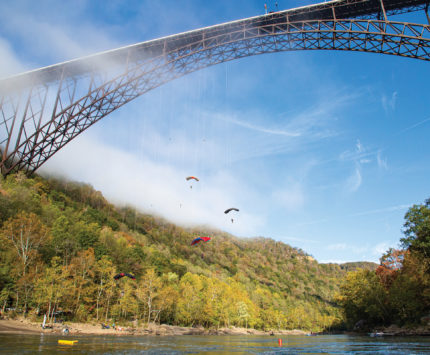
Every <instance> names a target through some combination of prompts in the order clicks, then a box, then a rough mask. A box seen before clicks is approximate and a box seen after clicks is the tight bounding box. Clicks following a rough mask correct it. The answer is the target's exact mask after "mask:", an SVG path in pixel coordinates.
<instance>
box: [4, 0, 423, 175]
mask: <svg viewBox="0 0 430 355" xmlns="http://www.w3.org/2000/svg"><path fill="white" fill-rule="evenodd" d="M429 1H430V0H334V1H330V2H324V3H320V4H316V5H310V6H305V7H300V8H295V9H290V10H285V11H279V12H274V13H268V14H264V15H261V16H257V17H252V18H248V19H243V20H238V21H233V22H229V23H224V24H220V25H215V26H211V27H206V28H202V29H198V30H194V31H190V32H185V33H181V34H177V35H173V36H168V37H164V38H160V39H156V40H152V41H147V42H142V43H138V44H135V45H131V46H127V47H123V48H119V49H115V50H112V51H107V52H103V53H99V54H96V55H93V56H89V57H85V58H80V59H76V60H72V61H69V62H65V63H60V64H56V65H52V66H49V67H45V68H41V69H37V70H34V71H30V72H26V73H23V74H20V75H17V76H14V77H10V78H7V79H3V80H0V157H1V158H0V159H1V162H0V169H1V173H2V174H3V175H7V174H9V173H10V172H12V171H16V170H23V171H25V172H26V173H33V172H34V171H36V170H37V169H38V168H39V167H40V166H41V165H42V164H43V163H44V162H46V160H47V159H49V158H50V157H52V156H53V155H54V154H55V153H56V152H57V151H58V150H60V149H61V148H62V147H64V146H65V145H66V144H67V143H68V142H70V141H71V140H72V139H74V138H75V137H76V136H78V135H79V134H80V133H82V132H83V131H85V130H86V129H87V128H89V127H90V126H91V125H93V124H94V123H96V122H97V121H99V120H100V119H101V118H103V117H105V116H106V115H108V114H110V113H111V112H113V111H114V110H116V109H117V108H119V107H121V106H122V105H124V104H126V103H128V102H130V101H131V100H133V99H135V98H136V97H138V96H140V95H143V94H144V93H146V92H148V91H149V90H152V89H154V88H156V87H158V86H160V85H162V84H164V83H166V82H169V81H171V80H174V79H176V78H179V77H181V76H184V75H186V74H188V73H191V72H194V71H197V70H199V69H202V68H206V67H209V66H212V65H215V64H219V63H223V62H226V61H230V60H235V59H239V58H243V57H248V56H252V55H257V54H264V53H273V52H282V51H293V50H346V51H360V52H373V53H382V54H391V55H396V56H401V57H409V58H415V59H421V60H426V61H429V60H430V26H429V25H425V24H412V23H407V22H393V21H389V20H388V16H391V15H395V14H396V15H397V14H402V13H407V12H412V11H425V13H426V14H427V19H428V20H429V22H430V19H429V16H428V13H427V10H428V6H429Z"/></svg>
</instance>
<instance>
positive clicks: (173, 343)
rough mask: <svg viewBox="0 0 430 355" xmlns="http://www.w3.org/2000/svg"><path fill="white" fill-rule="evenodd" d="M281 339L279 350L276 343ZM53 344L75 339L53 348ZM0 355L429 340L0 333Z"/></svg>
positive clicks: (385, 349) (370, 349)
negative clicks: (67, 343)
mask: <svg viewBox="0 0 430 355" xmlns="http://www.w3.org/2000/svg"><path fill="white" fill-rule="evenodd" d="M279 338H280V339H282V346H279V344H278V339H279ZM59 339H66V340H78V342H77V343H76V344H75V345H59V344H58V340H59ZM0 353H1V354H34V353H43V354H69V353H74V354H163V355H164V354H402V355H403V354H430V337H379V338H371V337H367V336H351V335H318V336H301V335H291V336H282V337H278V336H275V337H273V336H251V335H247V336H241V335H235V336H219V335H218V336H202V335H200V336H191V335H186V336H164V337H157V336H72V335H69V336H58V335H47V334H41V335H11V334H0Z"/></svg>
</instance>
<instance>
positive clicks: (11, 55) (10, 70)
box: [0, 38, 26, 78]
mask: <svg viewBox="0 0 430 355" xmlns="http://www.w3.org/2000/svg"><path fill="white" fill-rule="evenodd" d="M25 70H26V65H25V64H23V63H22V62H21V61H20V60H19V59H18V57H17V55H16V53H15V52H14V50H13V48H12V47H11V45H10V44H9V42H7V41H6V40H4V39H3V38H0V78H5V77H8V76H11V75H13V74H17V73H20V72H22V71H25Z"/></svg>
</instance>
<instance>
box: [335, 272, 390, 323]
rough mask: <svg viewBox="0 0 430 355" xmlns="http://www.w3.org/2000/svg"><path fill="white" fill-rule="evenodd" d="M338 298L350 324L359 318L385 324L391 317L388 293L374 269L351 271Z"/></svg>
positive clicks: (342, 285)
mask: <svg viewBox="0 0 430 355" xmlns="http://www.w3.org/2000/svg"><path fill="white" fill-rule="evenodd" d="M337 300H338V302H339V303H340V305H341V306H342V307H343V310H344V312H345V317H346V321H347V323H348V324H349V326H353V325H354V324H355V323H356V322H358V321H359V320H366V321H367V322H368V323H369V324H384V323H386V322H388V321H389V319H390V312H389V308H388V306H387V294H386V292H385V290H384V288H383V286H382V285H381V283H380V282H379V278H378V276H377V275H376V274H375V272H373V271H369V270H364V269H359V270H357V271H354V272H349V273H348V274H347V276H346V278H345V280H344V281H343V283H342V284H341V286H340V291H339V295H338V298H337Z"/></svg>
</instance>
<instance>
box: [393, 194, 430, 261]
mask: <svg viewBox="0 0 430 355" xmlns="http://www.w3.org/2000/svg"><path fill="white" fill-rule="evenodd" d="M405 220H406V221H405V223H404V225H403V227H404V230H403V233H404V234H405V237H404V238H402V239H400V241H401V242H402V245H403V247H404V248H405V249H409V250H410V251H416V252H418V253H419V254H421V255H422V256H424V257H425V258H430V199H427V200H426V201H425V203H424V204H422V205H414V206H412V207H411V208H410V209H409V211H408V212H407V213H406V215H405Z"/></svg>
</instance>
